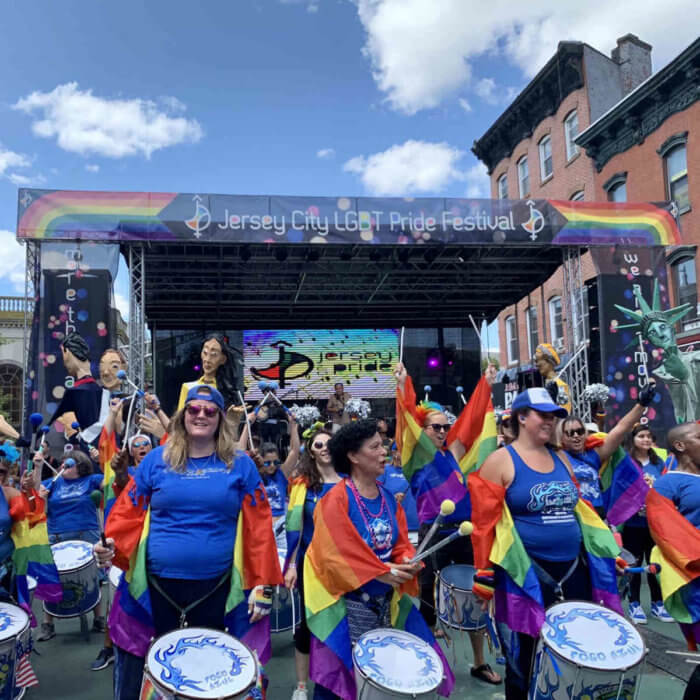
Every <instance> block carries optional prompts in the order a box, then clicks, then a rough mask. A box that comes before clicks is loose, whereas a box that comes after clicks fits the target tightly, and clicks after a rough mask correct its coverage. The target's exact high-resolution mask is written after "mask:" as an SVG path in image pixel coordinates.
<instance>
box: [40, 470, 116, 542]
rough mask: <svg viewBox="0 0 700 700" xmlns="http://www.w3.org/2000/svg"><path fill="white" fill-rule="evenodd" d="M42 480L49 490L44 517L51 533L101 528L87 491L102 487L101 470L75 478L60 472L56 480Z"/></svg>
mask: <svg viewBox="0 0 700 700" xmlns="http://www.w3.org/2000/svg"><path fill="white" fill-rule="evenodd" d="M41 483H42V485H43V486H44V487H46V489H48V491H49V498H48V512H47V519H48V530H49V533H50V534H52V535H55V534H60V533H62V532H75V531H78V530H99V529H100V521H99V520H98V518H97V506H96V505H95V502H94V501H93V500H92V498H91V497H90V494H92V492H93V491H99V490H100V489H101V488H102V474H89V475H88V476H80V477H78V478H77V479H66V478H65V477H63V476H59V477H58V479H56V481H54V480H53V479H45V480H44V481H42V482H41Z"/></svg>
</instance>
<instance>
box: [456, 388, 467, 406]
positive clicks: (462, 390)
mask: <svg viewBox="0 0 700 700" xmlns="http://www.w3.org/2000/svg"><path fill="white" fill-rule="evenodd" d="M456 391H457V393H458V394H459V398H460V399H462V403H463V404H464V405H465V406H466V405H467V400H466V399H465V398H464V387H463V386H458V387H457V389H456Z"/></svg>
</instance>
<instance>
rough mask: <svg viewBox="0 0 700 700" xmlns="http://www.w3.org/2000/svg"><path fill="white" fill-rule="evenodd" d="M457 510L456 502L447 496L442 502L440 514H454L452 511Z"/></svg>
mask: <svg viewBox="0 0 700 700" xmlns="http://www.w3.org/2000/svg"><path fill="white" fill-rule="evenodd" d="M454 512H455V502H454V501H451V500H450V499H449V498H446V499H445V500H444V501H443V502H442V503H441V504H440V515H452V513H454Z"/></svg>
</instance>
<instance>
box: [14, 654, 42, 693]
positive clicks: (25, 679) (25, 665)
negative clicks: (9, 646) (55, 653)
mask: <svg viewBox="0 0 700 700" xmlns="http://www.w3.org/2000/svg"><path fill="white" fill-rule="evenodd" d="M15 685H17V686H19V687H20V688H31V687H32V686H34V685H39V679H38V678H37V677H36V673H34V669H33V668H32V664H31V662H30V661H29V654H25V655H24V656H23V657H22V658H21V659H20V660H19V661H18V662H17V674H16V677H15Z"/></svg>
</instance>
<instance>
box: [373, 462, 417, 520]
mask: <svg viewBox="0 0 700 700" xmlns="http://www.w3.org/2000/svg"><path fill="white" fill-rule="evenodd" d="M377 481H378V482H379V483H380V484H381V485H382V486H384V488H385V489H386V490H387V491H389V493H391V494H392V495H393V496H394V498H396V494H398V493H402V494H404V496H403V500H402V501H401V506H402V507H403V509H404V512H405V513H406V522H407V524H408V529H409V530H417V529H418V527H419V525H420V524H419V522H418V508H417V507H416V499H415V497H414V495H413V492H412V491H411V488H410V485H409V483H408V481H407V480H406V477H405V476H404V475H403V471H402V469H401V467H395V466H394V465H393V464H387V465H386V467H385V468H384V473H383V474H382V475H381V476H380V477H379V478H378V479H377Z"/></svg>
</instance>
